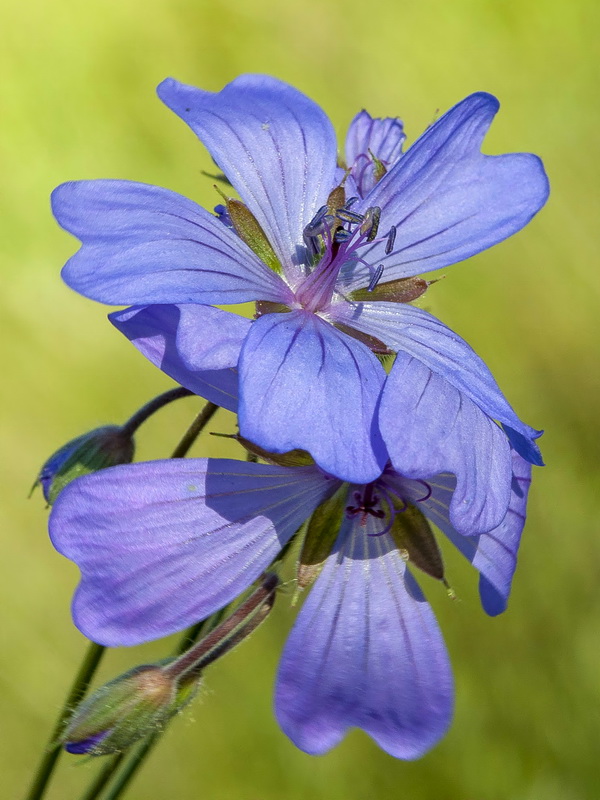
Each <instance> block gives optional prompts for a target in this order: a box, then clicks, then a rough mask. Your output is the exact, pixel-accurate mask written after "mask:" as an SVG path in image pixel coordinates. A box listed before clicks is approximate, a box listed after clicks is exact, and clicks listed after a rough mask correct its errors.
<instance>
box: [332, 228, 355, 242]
mask: <svg viewBox="0 0 600 800" xmlns="http://www.w3.org/2000/svg"><path fill="white" fill-rule="evenodd" d="M353 235H354V234H353V233H352V231H347V230H346V229H345V228H340V229H339V230H337V231H336V232H335V237H334V238H335V241H336V242H347V241H349V240H350V239H352V237H353Z"/></svg>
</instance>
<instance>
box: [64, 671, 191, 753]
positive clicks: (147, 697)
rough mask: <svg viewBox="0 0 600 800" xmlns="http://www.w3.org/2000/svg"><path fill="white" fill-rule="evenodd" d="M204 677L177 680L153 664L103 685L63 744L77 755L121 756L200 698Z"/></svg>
mask: <svg viewBox="0 0 600 800" xmlns="http://www.w3.org/2000/svg"><path fill="white" fill-rule="evenodd" d="M199 682H200V681H199V674H198V673H192V674H190V675H188V676H186V678H184V679H181V680H179V681H178V680H177V679H176V678H173V677H171V676H170V675H169V674H168V673H167V672H165V670H164V669H163V668H162V667H160V666H158V665H156V664H150V665H145V666H140V667H135V668H134V669H131V670H129V671H128V672H125V673H124V674H123V675H121V676H120V677H118V678H115V680H113V681H110V683H107V684H105V685H104V686H101V687H100V688H99V689H97V690H96V691H95V692H93V694H91V695H90V697H89V698H88V699H87V700H84V701H83V702H82V703H81V704H80V705H79V706H78V707H77V708H76V709H75V712H74V713H73V716H72V717H71V720H70V721H69V724H68V725H67V728H66V730H65V731H64V733H63V735H62V737H61V742H62V744H63V745H64V748H65V750H67V752H69V753H74V754H84V753H85V754H87V755H91V756H103V755H108V754H110V753H120V752H121V751H122V750H126V749H127V748H128V747H129V746H130V745H132V744H134V743H135V742H136V741H138V739H142V738H143V737H144V736H147V735H148V734H151V733H154V732H155V731H156V730H160V729H161V728H163V727H164V725H165V724H166V723H167V722H168V721H169V720H170V719H171V717H173V716H174V715H175V714H177V713H178V712H179V711H180V710H181V709H182V708H183V707H184V706H185V705H186V704H187V703H188V702H189V701H190V700H192V699H193V697H194V696H195V694H196V692H197V690H198V686H199Z"/></svg>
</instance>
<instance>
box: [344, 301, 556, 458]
mask: <svg viewBox="0 0 600 800" xmlns="http://www.w3.org/2000/svg"><path fill="white" fill-rule="evenodd" d="M330 313H331V316H332V317H333V319H335V320H336V321H339V322H342V323H344V324H346V325H350V326H351V327H353V328H356V329H357V330H359V331H362V332H363V333H366V334H369V335H370V336H375V337H376V338H377V339H379V340H380V341H382V342H384V343H385V344H386V345H387V346H388V347H390V348H391V349H392V350H403V351H404V352H405V353H408V354H409V355H411V356H413V357H414V358H416V359H418V360H419V361H420V362H422V363H423V364H424V365H425V366H426V367H428V368H429V369H430V370H432V372H434V373H437V374H438V375H441V376H442V377H443V378H444V379H445V380H447V381H448V382H449V383H450V384H451V385H452V386H454V387H455V388H456V389H458V390H459V391H460V392H461V393H462V394H464V395H466V396H467V397H469V398H470V399H471V400H472V401H473V402H474V403H476V404H477V405H478V406H479V408H481V410H482V411H483V412H484V413H485V414H487V415H488V416H489V417H492V419H496V420H498V421H499V422H502V423H503V425H504V426H506V428H505V430H506V433H507V436H508V437H509V440H510V441H511V443H512V444H513V447H515V449H516V450H517V451H518V452H520V453H521V455H522V456H523V457H524V458H527V460H529V461H531V462H532V463H533V464H537V465H538V466H541V465H542V464H543V462H542V458H541V454H540V451H539V448H538V446H537V445H536V444H535V439H536V438H538V437H539V436H540V435H541V431H537V430H535V428H531V427H530V426H529V425H525V423H523V422H521V420H520V419H519V417H518V416H517V415H516V414H515V412H514V411H513V409H512V408H511V406H510V404H509V403H508V401H507V400H506V398H505V397H504V395H503V394H502V392H501V391H500V388H499V386H498V384H497V383H496V381H495V380H494V376H493V375H492V373H491V372H490V371H489V369H488V368H487V366H486V365H485V363H484V362H483V361H482V360H481V358H479V356H478V355H477V353H476V352H475V351H474V350H473V349H472V348H471V347H470V346H469V345H468V344H467V343H466V342H465V340H464V339H461V337H460V336H458V335H457V334H456V333H454V331H452V330H450V328H448V327H447V326H446V325H444V324H443V322H440V320H438V319H436V318H435V317H434V316H433V315H432V314H428V313H427V311H423V309H421V308H415V307H414V306H409V305H406V304H405V303H386V302H378V303H348V302H338V303H337V304H336V305H335V306H333V307H332V309H331V311H330Z"/></svg>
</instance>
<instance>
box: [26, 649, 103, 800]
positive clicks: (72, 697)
mask: <svg viewBox="0 0 600 800" xmlns="http://www.w3.org/2000/svg"><path fill="white" fill-rule="evenodd" d="M105 649H106V648H105V647H104V646H103V645H101V644H96V643H95V642H90V644H89V647H88V649H87V652H86V654H85V656H84V659H83V661H82V662H81V666H80V668H79V671H78V673H77V675H76V676H75V680H74V681H73V685H72V686H71V689H70V690H69V693H68V695H67V697H66V699H65V702H64V704H63V707H62V709H61V712H60V714H59V716H58V720H57V722H56V725H55V727H54V730H53V731H52V735H51V736H50V739H49V741H48V745H47V747H46V749H45V751H44V755H43V757H42V760H41V761H40V764H39V767H38V769H37V771H36V773H35V777H34V780H33V783H32V784H31V788H30V789H29V793H28V794H27V796H26V800H40V798H41V797H42V796H43V794H44V791H45V789H46V786H47V785H48V781H49V780H50V778H51V776H52V772H53V771H54V768H55V766H56V762H57V761H58V758H59V756H60V754H61V752H62V745H61V743H60V742H59V741H58V740H59V738H60V735H61V734H62V732H63V729H64V726H65V723H66V722H67V720H68V719H69V717H70V715H71V712H72V710H73V708H74V707H75V706H76V705H77V703H78V702H79V701H80V700H81V698H82V697H83V695H84V694H85V693H86V690H87V688H88V686H89V685H90V682H91V680H92V678H93V676H94V673H95V672H96V669H97V668H98V664H99V663H100V659H101V658H102V655H103V654H104V651H105Z"/></svg>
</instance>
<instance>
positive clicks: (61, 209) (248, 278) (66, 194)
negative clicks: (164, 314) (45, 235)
mask: <svg viewBox="0 0 600 800" xmlns="http://www.w3.org/2000/svg"><path fill="white" fill-rule="evenodd" d="M52 210H53V212H54V216H55V217H56V219H57V220H58V222H59V224H60V225H62V227H63V228H65V230H67V231H69V232H70V233H72V234H73V235H74V236H77V238H78V239H80V240H81V242H82V247H81V248H80V250H79V251H78V252H77V253H75V255H74V256H73V257H72V258H71V259H70V260H69V261H68V262H67V264H66V265H65V267H64V268H63V272H62V276H63V279H64V280H65V283H67V284H68V285H69V286H70V287H71V288H72V289H75V291H77V292H79V293H80V294H83V295H85V296H86V297H91V298H92V299H93V300H99V301H100V302H102V303H110V304H112V305H130V304H135V305H143V304H146V303H243V302H246V301H249V300H272V301H274V302H287V301H288V300H289V299H290V298H291V294H290V290H289V288H288V287H287V285H286V284H285V283H284V281H283V280H282V279H281V278H280V277H279V276H278V275H276V274H275V273H274V272H273V271H272V270H270V269H269V268H268V267H267V266H266V265H265V264H263V262H262V261H261V260H260V259H259V258H258V257H257V256H256V255H255V254H254V253H253V252H252V250H250V248H249V247H247V246H246V245H245V244H244V242H243V241H242V240H241V239H240V238H239V237H238V236H237V235H236V234H235V233H234V232H233V231H231V230H229V229H228V228H227V226H225V225H223V223H222V222H220V220H219V219H218V218H217V217H215V216H213V215H212V214H209V213H208V211H205V210H204V209H203V208H201V207H200V206H198V205H196V203H193V202H192V201H191V200H188V199H187V198H185V197H182V196H181V195H179V194H176V193H175V192H171V191H169V190H168V189H160V188H159V187H157V186H148V185H147V184H144V183H134V182H132V181H111V180H97V181H77V182H74V183H63V184H62V186H59V187H58V188H57V189H55V190H54V192H53V193H52Z"/></svg>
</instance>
